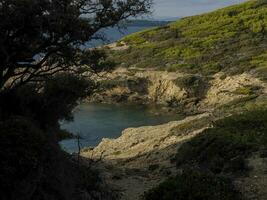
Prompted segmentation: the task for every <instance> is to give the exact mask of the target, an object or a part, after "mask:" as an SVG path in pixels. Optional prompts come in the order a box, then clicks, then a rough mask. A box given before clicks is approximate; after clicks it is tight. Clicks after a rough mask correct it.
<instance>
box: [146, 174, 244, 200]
mask: <svg viewBox="0 0 267 200" xmlns="http://www.w3.org/2000/svg"><path fill="white" fill-rule="evenodd" d="M144 199H146V200H195V199H198V200H206V199H209V200H239V199H241V198H240V195H239V194H238V193H237V192H236V191H235V190H234V189H233V186H232V185H231V182H230V181H229V180H228V179H226V178H224V177H215V176H213V175H208V174H204V173H200V172H197V171H193V170H185V171H184V172H182V173H181V174H179V175H177V176H176V177H174V178H170V179H168V180H167V181H165V182H164V183H162V184H160V185H159V186H158V187H156V188H154V189H152V190H150V191H148V192H147V193H146V194H145V195H144Z"/></svg>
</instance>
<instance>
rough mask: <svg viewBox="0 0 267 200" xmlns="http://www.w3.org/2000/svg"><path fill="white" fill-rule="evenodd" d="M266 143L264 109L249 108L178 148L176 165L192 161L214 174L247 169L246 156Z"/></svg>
mask: <svg viewBox="0 0 267 200" xmlns="http://www.w3.org/2000/svg"><path fill="white" fill-rule="evenodd" d="M266 145H267V111H266V110H264V109H263V110H256V111H249V112H246V113H243V114H240V115H234V116H231V117H228V118H225V119H222V120H219V121H217V122H215V123H214V128H210V129H208V130H206V131H204V133H203V134H201V135H199V136H197V137H195V138H193V139H192V140H190V141H189V142H187V143H185V144H183V145H182V146H181V148H179V150H178V153H177V155H176V163H177V166H178V167H182V166H183V165H186V164H192V165H196V166H199V167H201V166H202V167H205V168H206V169H207V170H210V171H211V172H213V173H216V174H219V173H235V172H238V171H244V170H246V169H247V168H246V165H245V158H246V157H247V156H249V155H250V154H251V153H252V152H254V151H258V150H259V149H260V148H261V147H264V146H266Z"/></svg>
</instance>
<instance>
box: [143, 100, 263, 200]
mask: <svg viewBox="0 0 267 200" xmlns="http://www.w3.org/2000/svg"><path fill="white" fill-rule="evenodd" d="M265 103H266V101H265ZM246 106H247V108H248V109H249V110H250V111H246V112H243V113H242V114H236V115H233V116H230V117H227V118H224V119H221V120H218V121H216V122H214V127H213V128H209V129H207V130H206V131H204V133H202V134H201V135H199V136H196V137H195V138H193V139H191V140H189V141H188V142H186V143H185V144H183V145H182V146H181V147H180V148H179V150H178V152H177V155H176V157H175V159H174V160H173V161H174V162H176V164H177V167H178V168H180V169H182V170H183V172H182V173H181V174H178V175H177V176H176V177H172V178H169V179H168V180H166V181H164V182H163V183H161V184H160V185H159V186H158V187H156V188H154V189H152V190H150V191H149V192H148V193H146V194H145V196H144V198H145V199H147V200H157V199H166V200H173V199H175V200H180V199H181V200H182V199H183V200H187V199H188V200H193V199H199V200H202V199H203V200H204V199H214V200H215V199H222V200H225V199H229V200H237V199H241V197H240V194H239V193H238V192H237V191H235V190H234V187H233V185H232V183H231V178H230V177H235V176H239V175H241V173H240V172H242V174H244V173H245V172H246V171H248V170H249V168H248V167H247V165H246V161H245V159H246V158H248V157H249V156H250V155H251V154H252V153H254V152H260V153H261V152H262V153H261V155H263V156H264V153H265V151H266V146H267V110H266V107H264V106H263V107H262V105H260V104H259V106H255V103H253V104H250V103H248V104H246ZM174 131H175V130H174ZM224 177H228V178H224Z"/></svg>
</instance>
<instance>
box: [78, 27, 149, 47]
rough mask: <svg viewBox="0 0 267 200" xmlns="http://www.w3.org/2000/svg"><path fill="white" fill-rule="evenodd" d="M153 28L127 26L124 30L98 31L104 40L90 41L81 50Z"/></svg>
mask: <svg viewBox="0 0 267 200" xmlns="http://www.w3.org/2000/svg"><path fill="white" fill-rule="evenodd" d="M152 27H153V26H128V27H126V29H125V28H124V29H121V30H119V29H118V28H106V29H104V30H102V31H100V33H101V34H104V35H105V38H106V40H105V41H102V40H92V41H90V42H88V43H86V44H85V45H84V46H82V48H85V49H86V48H91V47H96V46H100V45H105V44H109V43H112V42H115V41H118V40H120V39H121V38H123V37H124V36H126V35H129V34H132V33H135V32H138V31H142V30H145V29H148V28H152Z"/></svg>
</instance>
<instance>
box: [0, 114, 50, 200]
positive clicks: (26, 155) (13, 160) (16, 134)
mask: <svg viewBox="0 0 267 200" xmlns="http://www.w3.org/2000/svg"><path fill="white" fill-rule="evenodd" d="M46 146H47V141H46V139H45V136H44V132H43V131H41V130H40V129H39V128H38V127H36V126H35V125H34V123H33V122H31V121H29V120H27V119H25V118H21V117H13V118H11V119H8V120H6V121H2V122H0V156H1V160H0V168H1V170H0V171H1V172H0V188H1V189H0V196H1V198H2V199H16V198H17V197H18V196H19V195H23V194H24V195H28V193H30V192H31V191H32V188H31V184H29V183H27V184H26V182H27V180H31V181H32V184H33V183H34V182H37V181H39V180H38V179H39V178H40V172H41V168H42V165H43V162H44V158H45V157H44V154H45V151H46ZM27 186H30V187H27ZM5 194H9V196H6V195H5ZM16 195H18V196H17V197H16ZM25 199H26V198H25Z"/></svg>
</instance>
